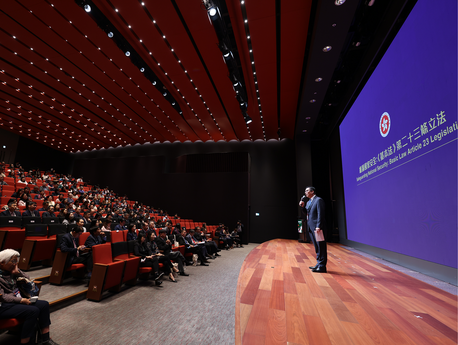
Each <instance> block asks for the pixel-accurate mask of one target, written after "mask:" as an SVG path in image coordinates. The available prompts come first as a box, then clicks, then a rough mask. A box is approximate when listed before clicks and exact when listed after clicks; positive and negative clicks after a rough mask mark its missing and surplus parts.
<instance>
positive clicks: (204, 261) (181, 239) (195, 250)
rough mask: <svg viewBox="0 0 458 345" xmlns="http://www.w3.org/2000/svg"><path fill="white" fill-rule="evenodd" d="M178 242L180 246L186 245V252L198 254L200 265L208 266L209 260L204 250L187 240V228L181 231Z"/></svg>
mask: <svg viewBox="0 0 458 345" xmlns="http://www.w3.org/2000/svg"><path fill="white" fill-rule="evenodd" d="M178 244H179V245H180V246H184V248H185V252H186V253H193V254H197V256H198V258H199V260H200V265H201V266H208V264H207V263H208V260H207V259H206V258H205V255H204V253H203V250H202V248H201V247H198V246H195V245H193V244H191V243H189V242H188V241H187V240H186V230H184V229H183V230H182V231H181V235H180V236H178Z"/></svg>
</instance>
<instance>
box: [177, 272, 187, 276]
mask: <svg viewBox="0 0 458 345" xmlns="http://www.w3.org/2000/svg"><path fill="white" fill-rule="evenodd" d="M179 274H180V276H185V277H187V276H189V274H187V273H185V272H180V273H179Z"/></svg>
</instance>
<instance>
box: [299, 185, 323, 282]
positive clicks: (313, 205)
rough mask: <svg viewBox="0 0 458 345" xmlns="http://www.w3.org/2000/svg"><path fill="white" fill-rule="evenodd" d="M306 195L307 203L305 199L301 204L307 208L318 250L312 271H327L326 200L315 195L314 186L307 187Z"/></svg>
mask: <svg viewBox="0 0 458 345" xmlns="http://www.w3.org/2000/svg"><path fill="white" fill-rule="evenodd" d="M305 196H306V197H307V198H308V199H309V201H308V202H307V204H305V203H304V201H303V200H301V202H300V203H299V206H301V207H304V204H305V209H306V210H307V228H308V231H309V235H310V238H311V239H312V242H313V245H314V246H315V252H316V261H317V262H316V266H310V269H311V270H312V272H319V273H326V264H327V261H328V253H327V247H326V239H325V238H324V233H325V232H326V218H325V206H324V201H323V199H321V198H320V197H318V196H316V195H315V188H314V187H307V188H306V189H305Z"/></svg>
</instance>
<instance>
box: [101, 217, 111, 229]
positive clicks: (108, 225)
mask: <svg viewBox="0 0 458 345" xmlns="http://www.w3.org/2000/svg"><path fill="white" fill-rule="evenodd" d="M110 231H111V220H110V219H105V220H104V221H103V226H102V232H110Z"/></svg>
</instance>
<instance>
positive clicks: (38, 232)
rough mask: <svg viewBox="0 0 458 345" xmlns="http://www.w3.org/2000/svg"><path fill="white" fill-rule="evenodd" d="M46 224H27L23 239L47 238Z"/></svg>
mask: <svg viewBox="0 0 458 345" xmlns="http://www.w3.org/2000/svg"><path fill="white" fill-rule="evenodd" d="M47 236H48V225H47V224H27V225H26V227H25V237H26V238H27V237H47Z"/></svg>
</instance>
